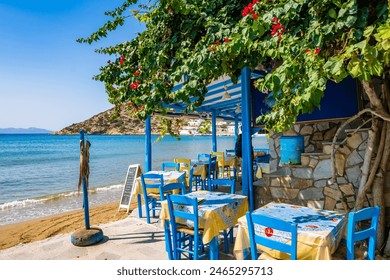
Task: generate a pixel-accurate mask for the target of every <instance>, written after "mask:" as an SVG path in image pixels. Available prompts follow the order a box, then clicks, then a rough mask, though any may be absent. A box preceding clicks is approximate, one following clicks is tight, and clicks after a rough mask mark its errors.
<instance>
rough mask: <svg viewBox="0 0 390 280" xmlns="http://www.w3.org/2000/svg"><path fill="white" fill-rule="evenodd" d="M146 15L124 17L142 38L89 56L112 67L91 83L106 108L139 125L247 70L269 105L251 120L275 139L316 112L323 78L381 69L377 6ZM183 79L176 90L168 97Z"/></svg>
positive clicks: (259, 3) (259, 4) (230, 2)
mask: <svg viewBox="0 0 390 280" xmlns="http://www.w3.org/2000/svg"><path fill="white" fill-rule="evenodd" d="M137 2H138V1H137V0H127V1H124V3H123V5H122V6H121V7H119V8H117V9H116V10H114V11H111V12H107V13H106V14H107V15H108V16H110V17H112V19H111V20H110V21H108V22H107V23H106V24H105V25H104V26H103V27H102V28H101V29H99V30H98V31H97V32H95V33H94V34H92V35H91V36H90V37H89V38H86V39H80V40H79V41H81V42H86V43H93V42H94V41H97V40H99V39H100V38H102V37H106V36H107V33H108V32H109V31H111V30H114V29H115V28H117V27H118V26H120V25H123V23H124V21H125V20H126V17H128V16H129V15H126V13H128V9H129V7H130V6H131V5H132V4H135V3H137ZM147 8H148V9H147V10H145V12H144V13H138V12H134V11H133V13H134V16H136V17H138V18H139V20H140V21H142V22H144V23H145V24H146V30H145V31H144V32H142V33H140V34H139V35H138V36H137V37H136V38H134V39H133V40H131V41H125V42H123V43H121V44H118V45H116V46H111V47H107V48H103V49H100V50H98V52H100V53H103V54H109V55H114V56H116V59H115V60H114V61H108V63H107V65H105V66H102V67H101V69H100V73H99V74H98V75H96V77H95V79H97V80H99V81H102V82H104V83H105V88H106V91H107V94H108V96H109V101H110V102H111V103H113V104H116V105H118V104H126V106H127V107H128V108H130V110H131V111H132V112H133V113H134V114H135V115H137V116H138V117H139V118H141V119H144V118H146V117H147V116H148V115H151V114H152V113H153V112H155V111H161V112H164V111H165V110H166V108H164V106H163V103H172V102H185V103H186V104H187V110H188V111H194V110H195V109H196V107H197V106H199V105H200V104H201V103H202V101H203V99H204V96H205V94H206V86H207V85H208V84H209V83H210V82H211V81H212V80H214V79H217V78H218V77H219V76H221V75H224V74H227V75H229V76H230V77H231V78H232V80H233V81H236V80H237V78H238V76H239V75H240V73H241V69H242V68H243V67H244V66H249V67H250V68H251V69H252V70H254V69H255V68H259V67H260V68H262V69H267V70H269V73H268V74H267V75H266V76H265V77H264V78H263V79H259V80H258V81H257V82H256V86H257V87H258V88H259V90H260V91H262V92H267V93H269V94H270V95H272V96H271V97H272V99H273V100H274V105H273V108H272V110H271V111H270V112H268V113H267V114H265V115H263V116H261V117H260V118H259V121H261V122H264V123H265V124H266V126H267V128H270V129H272V130H274V131H283V130H285V129H287V128H289V127H290V126H291V124H293V123H294V122H295V120H296V118H297V116H298V115H299V114H302V113H309V112H312V111H313V110H314V108H315V107H317V106H319V104H320V100H321V98H322V97H323V93H324V90H325V88H326V84H327V81H328V80H329V79H332V80H334V81H336V82H339V81H341V80H343V79H344V78H345V77H347V76H352V77H354V78H358V79H360V80H362V81H369V80H371V79H372V78H373V77H379V78H381V77H382V76H383V75H384V74H385V73H388V70H389V63H390V20H389V17H388V10H389V3H388V2H387V1H384V0H374V1H365V0H346V1H342V0H323V1H309V0H280V1H273V0H252V1H248V0H245V1H244V0H213V1H210V0H161V1H158V2H156V3H154V4H153V5H151V6H149V7H147ZM184 78H185V79H184ZM183 79H184V81H185V82H184V86H183V88H182V89H180V90H177V91H175V92H173V91H172V89H173V86H174V84H175V83H177V82H180V81H183ZM190 98H191V100H190ZM192 98H194V99H192Z"/></svg>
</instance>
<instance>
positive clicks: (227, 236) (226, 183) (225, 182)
mask: <svg viewBox="0 0 390 280" xmlns="http://www.w3.org/2000/svg"><path fill="white" fill-rule="evenodd" d="M211 186H212V188H218V187H228V188H229V193H231V194H235V193H236V181H235V180H230V179H213V180H211ZM233 229H234V227H231V228H230V229H228V230H224V231H223V239H224V250H225V253H229V242H231V243H233V242H234V240H233Z"/></svg>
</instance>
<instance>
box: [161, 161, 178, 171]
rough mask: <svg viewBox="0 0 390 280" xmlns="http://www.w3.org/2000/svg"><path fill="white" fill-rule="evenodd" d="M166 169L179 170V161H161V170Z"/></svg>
mask: <svg viewBox="0 0 390 280" xmlns="http://www.w3.org/2000/svg"><path fill="white" fill-rule="evenodd" d="M168 169H170V170H172V169H173V170H175V171H179V170H180V163H178V162H177V163H176V162H163V163H162V170H163V171H168Z"/></svg>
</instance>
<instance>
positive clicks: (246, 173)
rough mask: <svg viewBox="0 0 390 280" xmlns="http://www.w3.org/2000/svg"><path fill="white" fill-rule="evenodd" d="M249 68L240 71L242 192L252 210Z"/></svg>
mask: <svg viewBox="0 0 390 280" xmlns="http://www.w3.org/2000/svg"><path fill="white" fill-rule="evenodd" d="M250 73H251V72H250V68H249V67H248V66H245V67H244V68H243V69H242V71H241V77H242V78H241V86H242V105H241V110H242V167H243V170H242V192H243V194H244V195H246V196H248V199H249V209H250V211H253V209H254V205H253V204H254V200H253V168H252V148H251V147H252V143H251V140H252V138H251V91H250Z"/></svg>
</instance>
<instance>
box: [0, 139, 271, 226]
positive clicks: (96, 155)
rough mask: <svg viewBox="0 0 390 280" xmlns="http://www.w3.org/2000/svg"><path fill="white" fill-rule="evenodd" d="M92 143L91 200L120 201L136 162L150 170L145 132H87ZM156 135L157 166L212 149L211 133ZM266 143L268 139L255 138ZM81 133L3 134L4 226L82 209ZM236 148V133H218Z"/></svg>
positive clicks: (0, 214)
mask: <svg viewBox="0 0 390 280" xmlns="http://www.w3.org/2000/svg"><path fill="white" fill-rule="evenodd" d="M86 139H87V140H89V141H90V142H91V147H90V158H89V167H90V176H89V194H88V200H89V205H90V206H94V205H99V204H103V203H107V202H113V201H118V206H119V201H120V197H121V194H122V190H123V184H124V182H125V179H126V173H127V168H128V166H129V165H130V164H140V165H141V169H142V170H145V168H144V163H145V136H143V135H137V136H136V135H131V136H129V135H126V136H124V135H87V136H86ZM156 139H157V136H153V137H152V169H153V170H158V169H161V164H162V162H164V161H172V160H173V158H175V157H182V158H190V159H195V158H196V157H197V154H198V153H209V152H210V151H211V150H212V140H211V136H182V137H181V140H177V139H176V138H173V137H164V138H163V140H162V141H160V142H156ZM253 140H254V141H253V146H254V147H255V148H257V147H259V148H266V147H267V139H266V138H265V137H256V138H254V139H253ZM79 141H80V137H79V135H50V134H0V225H5V224H11V223H16V222H21V221H25V220H31V219H34V218H40V217H44V216H49V215H54V214H58V213H62V212H65V211H71V210H77V209H82V203H83V202H82V192H78V179H79V171H80V169H79V165H80V146H79ZM226 149H234V137H233V136H218V137H217V150H218V151H225V150H226Z"/></svg>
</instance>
